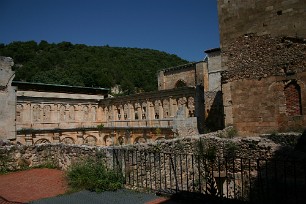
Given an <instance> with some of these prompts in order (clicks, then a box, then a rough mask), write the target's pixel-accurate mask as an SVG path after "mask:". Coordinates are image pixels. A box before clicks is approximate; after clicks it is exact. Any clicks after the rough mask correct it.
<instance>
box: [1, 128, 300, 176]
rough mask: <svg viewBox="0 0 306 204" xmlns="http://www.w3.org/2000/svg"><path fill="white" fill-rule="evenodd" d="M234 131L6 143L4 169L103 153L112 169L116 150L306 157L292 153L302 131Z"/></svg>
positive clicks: (66, 161) (64, 165) (67, 163)
mask: <svg viewBox="0 0 306 204" xmlns="http://www.w3.org/2000/svg"><path fill="white" fill-rule="evenodd" d="M231 131H232V130H231V129H225V130H223V131H218V132H214V133H209V134H204V135H195V136H191V137H184V138H177V139H172V140H160V141H156V142H153V143H147V144H137V145H124V146H113V147H96V146H85V145H81V146H80V145H65V144H40V145H35V146H26V145H21V146H17V145H15V146H2V147H0V158H1V160H0V161H1V162H0V169H1V168H2V169H3V168H6V169H9V170H18V169H21V168H24V167H34V166H38V165H44V164H48V163H53V164H55V165H57V166H58V167H59V168H61V169H67V168H68V167H69V166H70V164H71V163H72V162H74V161H76V160H80V159H82V158H88V157H89V158H97V157H99V156H101V154H103V158H104V159H105V161H106V162H107V166H108V167H110V168H111V167H112V164H113V160H114V157H113V152H114V151H118V150H120V151H121V150H123V151H139V152H152V153H159V152H166V153H177V154H199V153H201V154H204V155H206V154H207V152H208V151H209V152H210V154H214V156H216V157H233V156H235V157H239V158H247V159H258V158H261V159H270V158H275V157H284V156H285V157H291V158H292V155H293V157H296V158H306V157H305V155H303V154H300V153H294V154H291V153H292V152H295V151H294V149H295V146H297V144H298V142H299V138H300V134H286V135H264V136H262V137H247V138H245V137H243V138H241V137H237V138H233V139H230V138H224V137H228V136H232V133H231ZM199 147H200V149H201V150H200V149H199ZM211 150H213V152H212V151H211Z"/></svg>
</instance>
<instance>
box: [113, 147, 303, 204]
mask: <svg viewBox="0 0 306 204" xmlns="http://www.w3.org/2000/svg"><path fill="white" fill-rule="evenodd" d="M112 151H113V152H112V157H113V163H112V168H113V169H114V170H115V171H116V172H117V173H122V174H123V175H124V178H125V186H126V187H130V188H141V189H147V190H151V191H155V192H161V193H169V194H176V193H180V192H191V193H200V194H203V195H209V196H214V197H219V198H220V199H237V200H242V201H247V202H254V203H284V202H287V203H304V202H305V199H306V191H305V189H306V161H296V160H280V159H270V160H267V159H249V158H236V157H231V158H219V157H213V158H211V157H210V158H207V157H206V156H203V155H195V154H175V153H161V152H158V151H156V152H148V151H139V150H125V149H113V150H112Z"/></svg>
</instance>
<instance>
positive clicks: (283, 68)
mask: <svg viewBox="0 0 306 204" xmlns="http://www.w3.org/2000/svg"><path fill="white" fill-rule="evenodd" d="M305 8H306V2H305V1H303V0H294V1H293V0H277V1H272V0H247V1H241V0H233V1H232V0H231V1H227V0H226V1H223V0H222V1H221V0H219V1H218V10H219V30H220V40H221V43H220V45H221V50H222V54H221V58H222V70H223V73H222V92H223V102H224V112H225V124H226V126H228V125H234V126H235V128H236V129H237V130H238V131H239V133H240V134H241V135H250V134H258V133H269V132H284V131H300V130H302V129H303V128H305V127H306V41H305V38H306V21H305V19H306V10H305Z"/></svg>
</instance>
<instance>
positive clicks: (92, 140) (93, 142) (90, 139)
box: [84, 135, 97, 146]
mask: <svg viewBox="0 0 306 204" xmlns="http://www.w3.org/2000/svg"><path fill="white" fill-rule="evenodd" d="M84 144H87V145H91V146H93V145H96V144H97V138H96V137H95V136H92V135H89V136H87V137H86V138H85V140H84Z"/></svg>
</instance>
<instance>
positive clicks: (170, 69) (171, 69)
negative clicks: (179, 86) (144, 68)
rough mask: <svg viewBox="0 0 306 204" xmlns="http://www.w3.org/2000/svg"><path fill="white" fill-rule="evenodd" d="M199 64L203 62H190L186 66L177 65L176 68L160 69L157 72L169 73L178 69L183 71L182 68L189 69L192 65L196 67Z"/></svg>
mask: <svg viewBox="0 0 306 204" xmlns="http://www.w3.org/2000/svg"><path fill="white" fill-rule="evenodd" d="M200 62H204V60H201V61H198V62H190V63H187V64H182V65H179V66H176V67H169V68H165V69H162V70H159V72H161V71H162V72H169V71H173V70H178V69H184V68H189V67H191V66H193V65H196V64H198V63H200Z"/></svg>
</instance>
